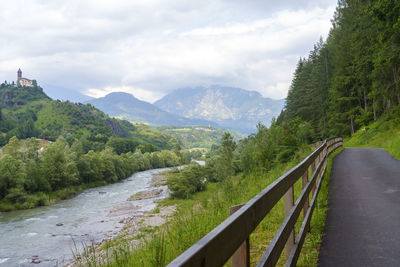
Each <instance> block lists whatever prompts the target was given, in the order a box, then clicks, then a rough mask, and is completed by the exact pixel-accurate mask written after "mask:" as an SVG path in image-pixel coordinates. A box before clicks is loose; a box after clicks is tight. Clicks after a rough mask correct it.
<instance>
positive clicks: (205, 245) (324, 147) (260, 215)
mask: <svg viewBox="0 0 400 267" xmlns="http://www.w3.org/2000/svg"><path fill="white" fill-rule="evenodd" d="M341 145H342V138H340V137H335V138H329V139H326V140H325V141H324V142H322V144H321V145H320V146H318V147H317V149H316V150H315V151H314V152H312V153H311V154H310V155H309V156H307V157H306V158H305V159H304V160H303V161H302V162H300V163H299V164H298V165H297V166H295V167H294V168H292V169H290V170H289V171H288V172H286V173H285V174H284V175H282V176H281V177H279V178H278V179H276V180H275V181H274V182H273V183H271V184H270V185H269V186H268V187H267V188H265V189H264V190H263V191H262V192H261V193H259V194H258V195H257V196H255V197H254V198H253V199H251V200H250V201H249V202H247V203H246V204H244V205H243V206H242V207H241V208H240V209H239V210H237V211H236V212H235V213H234V214H232V215H231V216H230V217H228V218H227V219H226V220H225V221H223V222H222V223H221V224H220V225H218V226H217V227H216V228H214V229H213V230H212V231H211V232H209V233H208V234H207V235H206V236H204V237H203V238H202V239H200V240H199V241H198V242H197V243H196V244H194V245H193V246H192V247H190V248H189V249H188V250H186V251H185V252H183V253H182V254H181V255H180V256H179V257H177V258H176V259H175V260H173V261H172V262H171V263H170V264H168V266H169V267H172V266H203V267H205V266H207V267H208V266H222V265H224V264H225V263H226V261H228V260H229V258H230V257H231V256H232V255H233V254H234V253H235V251H236V250H237V249H238V248H239V247H240V246H241V245H242V244H243V242H245V241H246V240H248V238H249V236H250V234H251V233H252V232H253V231H254V229H255V228H256V227H257V225H258V224H259V223H260V222H261V221H262V220H263V219H264V217H265V216H266V215H267V214H268V213H269V211H270V210H271V209H272V208H273V207H274V206H275V205H276V203H277V202H278V201H279V200H280V199H281V198H282V197H283V196H284V195H285V194H286V193H287V192H288V191H290V190H293V186H294V184H295V183H296V181H297V180H298V179H300V178H301V177H303V191H302V192H301V194H300V196H299V197H298V199H297V200H296V202H295V204H294V205H293V201H292V203H291V204H290V205H293V206H292V207H288V208H287V210H288V215H287V216H286V218H285V219H284V221H283V223H282V225H281V227H280V228H279V230H278V231H277V233H276V235H275V237H274V238H273V240H272V241H271V243H270V245H269V247H268V249H267V251H266V252H265V253H264V255H263V256H262V258H261V260H260V262H259V263H258V266H274V265H275V264H276V262H277V261H278V259H279V257H280V255H281V253H282V250H283V248H284V247H285V244H286V243H287V244H286V246H287V248H288V249H287V251H288V252H289V253H287V266H295V264H296V262H297V258H298V256H299V254H300V250H301V247H302V245H303V242H304V238H305V235H306V233H307V231H308V229H309V225H310V220H311V216H312V211H313V209H314V207H315V203H316V199H317V196H318V192H319V190H320V186H321V183H322V178H323V175H324V173H325V170H326V165H327V158H328V156H329V154H330V153H331V152H333V151H334V150H335V149H337V148H338V147H340V146H341ZM315 164H316V167H315ZM309 168H311V178H310V180H309V181H307V178H308V170H309ZM306 174H307V177H306ZM311 192H312V200H311V203H310V205H308V199H309V195H310V193H311ZM292 194H293V193H292ZM286 195H290V194H286ZM289 202H290V201H289ZM289 202H288V203H289ZM301 210H303V212H304V220H303V223H302V227H301V229H300V232H299V236H298V237H297V238H296V241H295V242H294V243H293V241H290V240H288V238H289V236H290V235H291V233H293V229H294V225H295V224H296V221H297V219H298V217H299V215H300V213H301ZM292 240H293V239H292ZM291 243H292V244H291ZM244 262H246V261H244ZM247 262H248V261H247Z"/></svg>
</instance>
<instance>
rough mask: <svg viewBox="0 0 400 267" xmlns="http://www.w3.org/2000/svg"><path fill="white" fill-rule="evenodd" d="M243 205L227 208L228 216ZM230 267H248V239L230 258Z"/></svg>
mask: <svg viewBox="0 0 400 267" xmlns="http://www.w3.org/2000/svg"><path fill="white" fill-rule="evenodd" d="M243 205H244V204H239V205H236V206H232V207H230V208H229V215H232V214H234V213H235V212H236V211H238V210H239V209H240V208H241V207H242V206H243ZM231 267H250V243H249V237H247V239H246V241H245V242H243V244H241V245H240V247H239V248H238V249H237V250H236V251H235V253H233V255H232V257H231Z"/></svg>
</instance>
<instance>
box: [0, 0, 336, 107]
mask: <svg viewBox="0 0 400 267" xmlns="http://www.w3.org/2000/svg"><path fill="white" fill-rule="evenodd" d="M275 2H276V1H254V2H251V4H250V2H248V1H238V0H232V1H227V0H213V1H212V0H204V1H201V2H192V1H184V0H173V1H161V0H159V1H158V0H152V1H129V0H124V1H122V0H118V1H106V0H101V1H98V0H90V1H72V0H69V1H65V0H54V1H44V0H36V1H29V2H27V1H22V0H15V1H12V2H10V3H8V4H7V6H6V7H4V8H2V9H1V10H0V22H1V24H2V27H1V28H0V35H1V36H2V41H1V42H0V49H1V51H2V53H1V55H0V79H1V78H3V80H4V79H7V80H11V79H15V78H14V76H15V72H16V69H18V67H21V68H22V70H23V71H24V73H27V77H28V78H36V79H37V80H38V82H39V84H41V85H42V86H43V87H45V86H46V84H56V83H61V84H62V85H63V86H64V87H67V88H71V89H76V90H78V91H81V92H84V93H87V94H90V95H92V96H101V95H102V94H106V93H107V92H111V91H115V90H123V91H125V92H130V93H133V94H134V95H135V96H136V97H138V98H140V99H142V100H147V101H151V102H153V101H154V100H156V98H159V97H161V96H163V95H165V94H166V93H168V92H170V91H171V90H173V89H176V88H179V87H187V86H198V85H206V86H207V85H210V84H221V85H227V86H236V87H242V88H245V89H249V90H256V91H259V92H260V93H262V94H263V95H264V96H269V97H274V98H280V97H284V96H286V93H287V89H288V85H289V84H290V81H291V79H292V74H293V72H294V68H295V66H296V63H297V61H298V58H299V57H300V56H306V55H307V54H308V51H309V50H310V49H311V48H312V47H313V44H314V43H315V42H316V41H317V40H318V39H319V36H321V35H322V36H324V37H326V36H327V34H328V30H329V27H330V18H331V17H332V14H333V11H334V6H333V5H332V4H333V3H332V2H330V1H328V0H320V1H296V2H295V3H293V1H280V3H279V4H278V3H275ZM302 8H303V9H302ZM110 84H111V85H112V86H110ZM93 88H97V89H93Z"/></svg>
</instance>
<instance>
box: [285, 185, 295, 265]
mask: <svg viewBox="0 0 400 267" xmlns="http://www.w3.org/2000/svg"><path fill="white" fill-rule="evenodd" d="M293 188H294V187H293V186H291V187H290V188H289V190H288V191H287V192H286V193H285V218H286V217H287V216H288V215H289V213H290V210H291V209H292V207H293V205H294V190H293ZM293 230H294V229H292V231H291V232H290V235H289V238H288V240H287V241H286V246H285V248H286V260H287V259H288V258H289V255H290V252H291V251H292V248H293V247H294V231H293Z"/></svg>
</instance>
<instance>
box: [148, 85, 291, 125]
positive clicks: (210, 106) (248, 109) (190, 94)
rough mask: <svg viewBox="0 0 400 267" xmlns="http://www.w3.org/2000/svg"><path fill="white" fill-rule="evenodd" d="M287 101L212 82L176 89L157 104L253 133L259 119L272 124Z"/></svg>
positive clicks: (181, 114) (174, 111) (171, 110)
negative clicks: (208, 84)
mask: <svg viewBox="0 0 400 267" xmlns="http://www.w3.org/2000/svg"><path fill="white" fill-rule="evenodd" d="M284 103H285V101H284V99H280V100H274V99H271V98H265V97H262V96H261V94H260V93H258V92H256V91H247V90H244V89H241V88H234V87H224V86H219V85H213V86H210V87H195V88H183V89H177V90H175V91H173V92H171V93H169V94H168V95H166V96H164V97H163V98H162V99H160V100H158V101H156V102H155V103H154V105H155V106H157V107H159V108H161V109H162V110H165V111H168V112H170V113H173V114H177V115H180V116H184V117H186V118H199V119H204V120H210V121H214V122H216V123H218V124H219V125H220V126H222V127H224V128H227V129H235V130H238V131H241V132H243V133H251V132H254V131H255V130H256V126H257V124H258V123H259V122H261V123H262V124H264V125H267V126H269V125H270V123H271V119H272V118H273V117H277V116H278V115H279V113H280V112H281V110H282V108H283V106H284Z"/></svg>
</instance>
